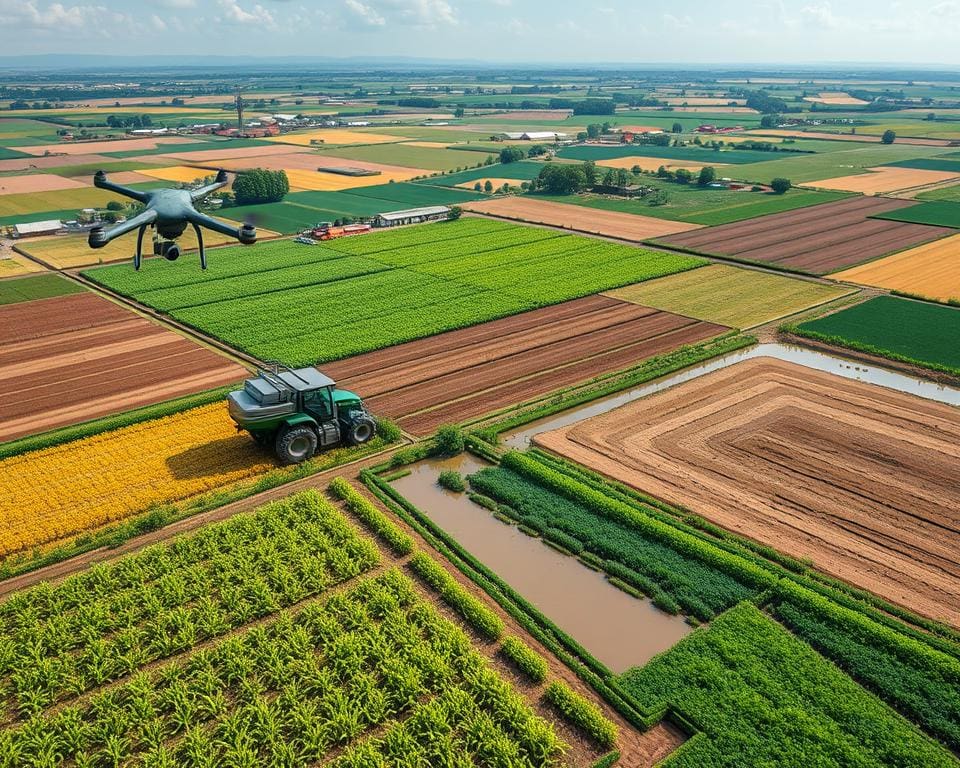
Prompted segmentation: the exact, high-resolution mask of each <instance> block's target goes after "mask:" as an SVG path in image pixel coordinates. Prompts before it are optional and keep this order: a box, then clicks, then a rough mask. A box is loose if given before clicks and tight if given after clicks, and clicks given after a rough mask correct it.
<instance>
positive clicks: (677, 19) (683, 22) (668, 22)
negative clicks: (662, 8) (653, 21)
mask: <svg viewBox="0 0 960 768" xmlns="http://www.w3.org/2000/svg"><path fill="white" fill-rule="evenodd" d="M692 23H693V22H692V20H691V19H690V17H689V16H674V15H673V14H672V13H665V14H663V24H664V26H665V27H667V28H668V29H688V28H689V27H690V25H691V24H692Z"/></svg>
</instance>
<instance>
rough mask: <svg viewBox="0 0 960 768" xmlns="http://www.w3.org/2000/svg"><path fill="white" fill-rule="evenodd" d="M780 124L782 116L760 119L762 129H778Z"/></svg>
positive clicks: (765, 116) (766, 116)
mask: <svg viewBox="0 0 960 768" xmlns="http://www.w3.org/2000/svg"><path fill="white" fill-rule="evenodd" d="M779 124H780V115H764V116H763V117H761V118H760V127H761V128H776V127H777V126H778V125H779Z"/></svg>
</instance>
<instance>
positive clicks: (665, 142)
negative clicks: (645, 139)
mask: <svg viewBox="0 0 960 768" xmlns="http://www.w3.org/2000/svg"><path fill="white" fill-rule="evenodd" d="M650 141H651V142H652V143H653V145H654V146H655V147H669V146H670V134H669V133H658V134H657V135H656V136H654V137H653V138H652V139H651V140H650Z"/></svg>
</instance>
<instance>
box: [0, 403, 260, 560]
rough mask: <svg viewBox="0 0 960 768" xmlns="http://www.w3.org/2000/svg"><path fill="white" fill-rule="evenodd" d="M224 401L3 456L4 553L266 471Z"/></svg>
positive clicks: (0, 536) (0, 508)
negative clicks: (236, 426)
mask: <svg viewBox="0 0 960 768" xmlns="http://www.w3.org/2000/svg"><path fill="white" fill-rule="evenodd" d="M273 466H274V464H273V462H271V461H267V460H265V457H264V454H263V453H262V452H261V451H260V450H258V449H257V447H256V445H255V444H254V442H253V441H252V440H251V439H250V438H249V436H247V435H242V434H239V433H238V432H237V430H236V429H235V427H234V424H233V422H232V421H231V420H230V417H229V416H228V415H227V409H226V407H225V406H224V405H223V403H213V404H211V405H207V406H203V407H201V408H194V409H193V410H189V411H184V412H182V413H178V414H174V415H173V416H168V417H166V418H162V419H155V420H152V421H146V422H143V423H141V424H135V425H133V426H129V427H124V428H122V429H117V430H113V431H111V432H105V433H103V434H100V435H96V436H94V437H89V438H85V439H82V440H76V441H74V442H70V443H65V444H63V445H58V446H54V447H52V448H45V449H42V450H39V451H33V452H30V453H25V454H21V455H19V456H13V457H11V458H8V459H3V460H2V461H0V557H2V556H5V555H9V554H11V553H13V552H20V551H23V550H28V549H31V548H33V547H37V546H42V545H45V544H51V543H53V542H56V541H60V540H63V539H65V538H68V537H70V536H75V535H77V534H79V533H82V532H84V531H90V530H94V529H96V528H100V527H102V526H104V525H107V524H109V523H115V522H118V521H120V520H124V519H126V518H128V517H130V516H131V515H136V514H138V513H141V512H144V511H145V510H147V509H148V508H149V507H150V506H151V505H159V504H170V503H174V502H178V501H184V500H186V499H189V498H191V497H194V496H197V495H199V494H202V493H204V492H205V491H210V490H213V489H214V488H219V487H222V486H226V485H230V484H231V483H235V482H237V481H240V480H244V479H247V478H250V477H253V476H254V475H257V474H260V473H263V472H266V471H267V470H269V469H271V468H272V467H273Z"/></svg>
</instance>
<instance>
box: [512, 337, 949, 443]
mask: <svg viewBox="0 0 960 768" xmlns="http://www.w3.org/2000/svg"><path fill="white" fill-rule="evenodd" d="M758 357H772V358H775V359H777V360H784V361H786V362H790V363H797V364H798V365H803V366H806V367H807V368H812V369H813V370H817V371H824V372H826V373H833V374H836V375H837V376H842V377H843V378H845V379H854V380H856V381H863V382H867V383H869V384H876V385H878V386H881V387H886V388H888V389H895V390H897V391H898V392H904V393H906V394H908V395H916V396H917V397H922V398H924V399H927V400H934V401H936V402H939V403H946V404H948V405H955V406H958V407H960V389H955V388H953V387H948V386H945V385H943V384H937V383H935V382H932V381H928V380H926V379H921V378H917V377H915V376H909V375H907V374H904V373H898V372H896V371H891V370H888V369H886V368H881V367H879V366H872V365H867V364H865V363H860V362H853V361H851V360H848V359H846V358H844V357H841V356H839V355H828V354H825V353H823V352H817V351H815V350H812V349H807V348H806V347H800V346H796V345H793V344H757V345H755V346H753V347H749V348H747V349H741V350H737V351H736V352H731V353H730V354H728V355H723V356H721V357H716V358H713V359H712V360H709V361H708V362H705V363H702V364H700V365H695V366H691V367H690V368H686V369H684V370H683V371H681V372H680V373H675V374H671V375H670V376H664V377H662V378H660V379H654V380H653V381H650V382H647V383H646V384H644V385H642V386H640V387H635V388H634V389H629V390H625V391H623V392H620V393H618V394H616V395H611V396H610V397H605V398H601V399H599V400H594V401H592V402H590V403H587V404H586V405H582V406H579V407H576V408H571V409H569V410H567V411H561V412H560V413H557V414H554V415H552V416H547V417H545V418H543V419H539V420H537V421H533V422H530V423H529V424H525V425H523V426H522V427H518V428H517V429H514V430H510V431H509V432H505V433H503V434H502V435H501V436H500V438H501V443H502V444H503V445H504V446H506V447H508V448H514V449H516V450H525V449H526V448H529V447H530V443H531V442H532V440H533V438H534V437H535V436H536V435H539V434H540V433H542V432H549V431H552V430H554V429H560V428H561V427H568V426H570V425H572V424H576V423H577V422H580V421H584V420H585V419H589V418H591V417H593V416H598V415H600V414H602V413H607V412H608V411H612V410H613V409H615V408H619V407H620V406H622V405H626V404H627V403H632V402H633V401H634V400H639V399H640V398H642V397H646V396H648V395H652V394H655V393H657V392H662V391H663V390H665V389H669V388H670V387H673V386H675V385H677V384H682V383H683V382H685V381H691V380H693V379H696V378H699V377H700V376H704V375H705V374H708V373H711V372H712V371H719V370H721V369H722V368H727V367H729V366H731V365H734V364H735V363H739V362H742V361H744V360H752V359H755V358H758Z"/></svg>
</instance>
